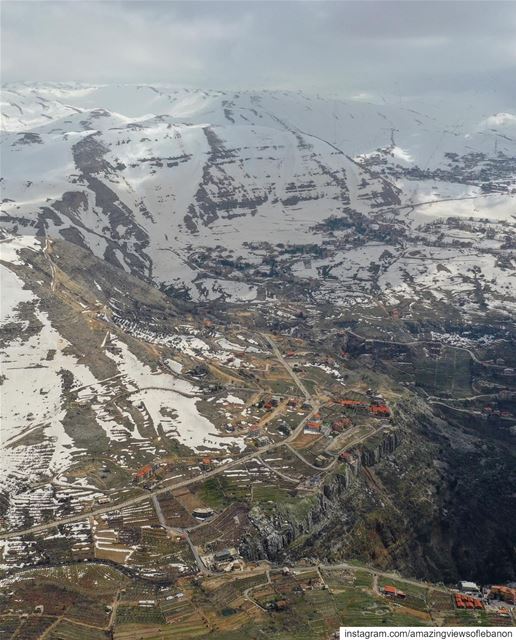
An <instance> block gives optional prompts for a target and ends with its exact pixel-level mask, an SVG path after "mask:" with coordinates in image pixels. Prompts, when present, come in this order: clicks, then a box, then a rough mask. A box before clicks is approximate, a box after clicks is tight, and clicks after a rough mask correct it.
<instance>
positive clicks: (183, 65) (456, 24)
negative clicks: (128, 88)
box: [2, 0, 516, 102]
mask: <svg viewBox="0 0 516 640" xmlns="http://www.w3.org/2000/svg"><path fill="white" fill-rule="evenodd" d="M2 36H3V37H2V80H3V81H4V82H5V81H19V80H22V81H24V80H78V81H84V82H92V81H95V82H103V81H104V82H107V81H126V82H171V83H175V84H178V85H188V86H204V87H217V88H236V89H239V88H261V87H264V88H301V89H305V90H315V91H324V92H328V93H339V94H349V93H353V92H361V91H364V92H371V91H373V92H376V93H381V92H386V93H391V94H392V93H400V94H403V95H423V94H425V93H439V92H442V91H470V92H471V91H482V92H487V93H492V94H498V95H499V96H500V97H501V98H503V99H504V100H506V101H511V100H514V102H516V82H515V78H516V73H515V71H516V3H514V2H495V1H492V2H489V1H485V2H453V1H448V2H427V1H424V0H423V1H420V2H417V1H411V2H396V1H384V2H377V1H371V2H364V1H361V2H325V1H322V0H321V1H319V2H272V1H271V2H243V1H242V2H218V1H204V2H195V1H189V2H152V1H148V2H118V1H112V2H108V1H105V2H90V1H81V0H76V1H61V2H46V1H39V2H14V1H5V2H3V3H2Z"/></svg>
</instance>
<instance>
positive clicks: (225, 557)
mask: <svg viewBox="0 0 516 640" xmlns="http://www.w3.org/2000/svg"><path fill="white" fill-rule="evenodd" d="M231 551H232V550H231V549H222V551H217V552H216V553H214V554H213V559H214V560H215V562H229V561H230V560H233V554H232V553H231Z"/></svg>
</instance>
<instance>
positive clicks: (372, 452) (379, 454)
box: [360, 429, 401, 467]
mask: <svg viewBox="0 0 516 640" xmlns="http://www.w3.org/2000/svg"><path fill="white" fill-rule="evenodd" d="M400 442H401V436H400V432H399V431H398V430H394V429H393V430H389V431H385V432H384V433H383V434H382V438H381V440H380V441H379V442H378V441H375V442H371V443H367V444H366V446H364V448H363V450H362V454H361V456H360V460H361V462H362V465H363V466H364V467H372V466H374V465H375V464H378V463H379V462H380V461H381V460H382V459H383V458H385V456H387V455H389V454H390V453H393V452H394V450H395V449H396V448H397V447H398V446H399V445H400Z"/></svg>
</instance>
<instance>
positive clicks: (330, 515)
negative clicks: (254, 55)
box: [0, 84, 516, 640]
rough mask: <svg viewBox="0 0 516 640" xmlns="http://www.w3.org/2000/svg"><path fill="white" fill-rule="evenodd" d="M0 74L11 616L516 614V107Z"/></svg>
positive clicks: (269, 628) (154, 626)
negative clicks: (448, 106) (501, 110)
mask: <svg viewBox="0 0 516 640" xmlns="http://www.w3.org/2000/svg"><path fill="white" fill-rule="evenodd" d="M5 93H6V95H8V97H9V98H8V100H7V101H6V102H5V103H4V104H3V106H2V111H3V112H4V120H3V123H4V131H3V132H2V136H3V142H2V144H3V147H2V154H3V158H4V166H5V172H4V175H3V177H2V194H3V196H2V197H3V201H2V206H1V213H0V224H1V227H2V231H1V237H0V275H1V284H2V324H1V326H0V345H1V346H0V351H1V360H2V371H1V377H0V383H1V384H0V391H1V394H2V462H3V464H2V468H1V470H0V477H1V479H2V482H1V493H0V571H1V575H0V578H1V580H0V620H1V624H2V625H4V627H5V629H6V632H5V633H4V632H3V631H2V633H4V635H3V636H0V637H6V638H7V637H9V638H13V639H14V638H18V639H19V638H23V639H27V640H29V639H30V638H55V639H56V640H57V639H58V638H86V637H88V638H97V637H98V638H104V637H112V638H120V639H123V638H127V639H129V638H136V637H142V638H169V637H170V638H174V637H176V638H194V637H199V638H203V637H208V636H209V637H210V638H218V637H220V638H229V639H230V638H233V637H234V638H240V637H243V635H246V636H248V637H250V638H259V637H262V636H263V633H264V632H266V633H269V634H270V635H271V636H272V635H274V637H278V638H285V640H286V639H290V638H296V639H297V638H305V637H306V638H329V637H331V634H333V633H334V632H335V631H336V630H337V629H338V627H339V625H343V624H349V625H351V624H366V625H367V624H369V625H373V624H376V623H375V622H372V620H376V621H381V624H392V625H405V624H406V625H408V624H423V625H457V626H462V625H467V626H469V625H494V626H503V625H505V624H509V625H512V624H514V615H515V610H514V606H513V604H511V603H509V602H508V601H506V602H504V601H503V600H501V599H500V597H499V595H498V591H496V589H494V590H492V589H491V586H492V585H506V584H510V583H511V581H514V579H515V571H516V566H515V562H514V539H513V532H514V530H515V528H516V526H515V525H516V522H515V513H516V510H515V509H514V490H513V487H514V486H515V485H516V471H515V469H516V466H515V464H514V456H515V441H514V437H515V433H516V408H515V407H516V402H515V400H516V345H515V332H514V312H515V295H516V294H515V290H516V289H515V287H514V278H515V274H516V270H515V268H514V267H515V265H514V259H515V254H514V224H515V216H516V208H515V203H516V191H515V190H516V182H515V180H516V178H515V175H516V174H515V171H514V170H515V165H514V155H515V154H514V140H515V139H516V138H513V137H511V136H512V135H513V130H512V129H511V127H513V122H512V120H510V119H509V120H507V121H505V120H504V119H503V118H498V120H496V122H495V121H493V120H490V118H494V115H486V114H485V113H482V114H477V113H476V112H475V111H474V110H472V111H471V113H470V114H469V116H468V117H469V118H470V121H467V122H465V121H463V122H461V123H460V124H456V125H454V126H451V125H450V124H449V123H448V124H445V123H443V122H441V120H440V119H439V118H440V114H439V113H438V109H437V107H435V109H434V107H432V110H431V111H430V114H423V113H421V112H416V113H415V112H414V111H413V109H412V106H410V107H409V105H402V106H401V107H400V106H399V105H398V106H395V105H389V104H387V105H381V106H379V105H372V104H370V103H358V102H357V103H352V102H348V103H346V102H342V101H341V102H338V101H336V100H329V99H324V98H320V97H314V96H306V95H304V94H300V93H295V92H241V93H238V94H237V93H235V94H232V93H230V92H218V91H200V90H182V89H172V88H171V87H162V86H160V87H153V86H143V85H142V86H139V85H119V86H108V85H106V86H97V85H95V86H79V85H70V84H61V85H51V84H41V85H35V86H31V85H27V84H24V85H21V84H20V85H12V86H11V85H9V86H7V87H6V88H5ZM498 115H500V114H498ZM514 135H516V132H514ZM460 580H474V581H476V582H478V583H479V584H480V585H481V587H483V591H482V598H483V599H482V606H480V605H478V607H477V608H475V604H473V601H471V602H470V603H469V604H470V605H471V607H470V606H467V604H466V603H464V607H462V606H459V604H457V603H458V602H461V601H460V599H459V601H457V599H456V598H455V594H456V593H457V587H456V585H457V583H458V581H460ZM386 586H387V587H392V589H394V591H392V590H391V591H389V589H387V590H385V587H386ZM507 588H509V589H510V588H511V587H507ZM396 589H397V590H398V591H400V592H401V593H402V595H401V596H400V595H399V594H398V593H397V591H396ZM495 593H496V594H497V595H496V596H495ZM463 609H464V610H463Z"/></svg>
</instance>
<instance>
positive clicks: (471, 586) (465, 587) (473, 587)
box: [457, 580, 480, 593]
mask: <svg viewBox="0 0 516 640" xmlns="http://www.w3.org/2000/svg"><path fill="white" fill-rule="evenodd" d="M457 586H458V588H459V590H460V591H462V593H480V587H479V586H478V585H477V584H475V583H474V582H469V581H468V580H461V581H460V582H459V584H458V585H457Z"/></svg>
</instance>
